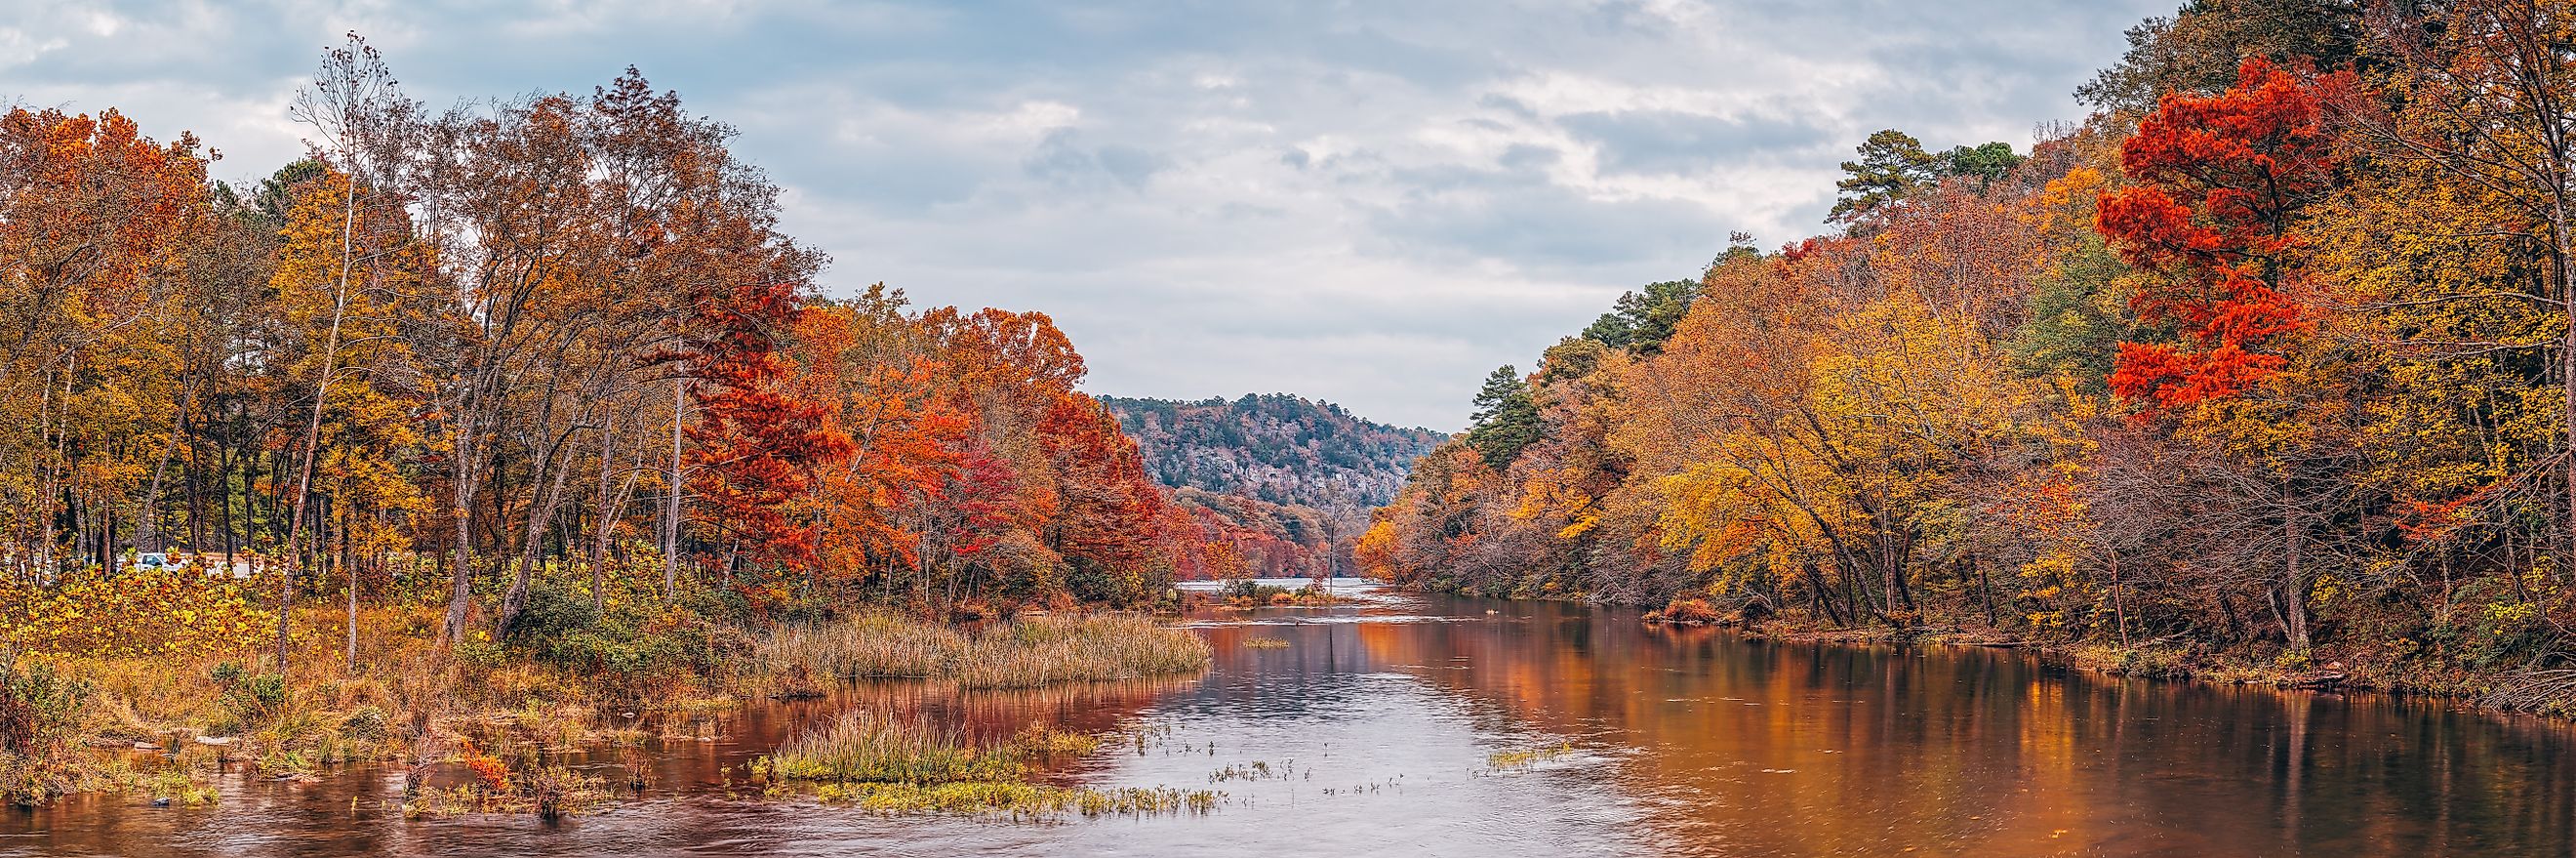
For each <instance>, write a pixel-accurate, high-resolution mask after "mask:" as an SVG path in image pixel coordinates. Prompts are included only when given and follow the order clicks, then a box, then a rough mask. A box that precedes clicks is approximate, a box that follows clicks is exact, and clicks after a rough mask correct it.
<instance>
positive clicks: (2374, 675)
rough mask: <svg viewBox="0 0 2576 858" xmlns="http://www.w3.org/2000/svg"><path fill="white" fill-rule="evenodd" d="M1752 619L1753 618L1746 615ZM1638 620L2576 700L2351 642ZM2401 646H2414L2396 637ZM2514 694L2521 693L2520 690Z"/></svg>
mask: <svg viewBox="0 0 2576 858" xmlns="http://www.w3.org/2000/svg"><path fill="white" fill-rule="evenodd" d="M1748 614H1750V616H1748ZM1641 619H1642V620H1643V621H1645V622H1647V623H1649V624H1656V625H1666V626H1672V627H1703V626H1704V627H1724V628H1731V629H1734V630H1735V631H1736V632H1737V633H1739V634H1742V635H1744V636H1746V637H1749V638H1757V639H1763V640H1775V641H1787V642H1797V643H1825V644H1853V645H1881V646H1926V645H1929V646H1955V647H1973V648H2001V649H2015V650H2021V651H2024V652H2028V653H2031V654H2032V655H2033V656H2035V657H2037V658H2038V659H2040V660H2041V661H2042V662H2043V663H2046V664H2050V665H2053V666H2058V667H2065V668H2070V669H2076V670H2083V671H2087V672H2091V673H2097V674H2102V675H2106V676H2122V677H2135V678H2141V679H2157V680H2169V681H2178V682H2199V683H2208V684H2215V685H2237V686H2246V685H2252V686H2268V687H2273V688H2284V689H2315V690H2329V689H2331V690H2355V691H2374V692H2380V693H2388V694H2399V695H2409V696H2422V697H2433V698H2439V699H2445V700H2455V701H2461V702H2467V703H2472V704H2476V705H2479V706H2483V707H2486V708H2491V709H2497V710H2500V711H2514V712H2525V713H2532V714H2540V715H2546V716H2550V717H2553V718H2559V719H2569V718H2571V717H2576V699H2571V698H2570V697H2569V696H2568V695H2566V694H2536V693H2531V692H2530V691H2528V690H2524V689H2526V688H2527V685H2528V684H2529V683H2531V682H2534V681H2548V680H2549V678H2550V676H2549V675H2546V674H2544V675H2542V676H2541V677H2539V678H2538V679H2537V680H2535V679H2533V678H2530V677H2529V676H2528V675H2527V673H2526V672H2524V671H2519V670H2513V669H2503V668H2495V667H2490V669H2487V670H2476V669H2468V668H2464V667H2463V666H2461V665H2458V664H2446V663H2442V662H2437V661H2430V660H2423V659H2413V660H2410V659H2409V658H2407V656H2408V655H2410V653H2406V652H2402V651H2395V650H2392V649H2388V648H2374V647H2367V646H2361V645H2358V644H2355V643H2353V642H2348V641H2329V642H2325V643H2322V644H2320V645H2318V646H2316V647H2314V648H2312V649H2311V650H2309V651H2307V652H2304V653H2299V652H2291V651H2289V650H2287V649H2286V648H2285V647H2282V646H2279V645H2278V644H2277V643H2275V642H2268V641H2260V640H2257V641H2250V642H2244V643H2242V644H2240V645H2239V646H2238V647H2236V648H2232V649H2231V648H2227V647H2221V646H2216V645H2213V644H2211V643H2209V642H2206V641H2193V640H2189V639H2187V638H2185V637H2184V636H2183V635H2179V634H2173V635H2163V636H2158V637H2153V638H2146V637H2144V636H2143V635H2142V634H2141V635H2137V636H2135V637H2134V638H2133V640H2132V641H2131V642H2128V643H2122V642H2119V641H2116V640H2096V639H2085V638H2078V639H2055V638H2050V637H2047V636H2044V635H2034V634H2032V633H2030V631H2029V630H2026V629H2025V630H2011V629H2005V628H2000V627H1998V626H1994V625H1985V624H1982V623H1979V622H1977V621H1976V620H1977V619H1978V618H1975V617H1970V618H1966V619H1960V618H1952V617H1943V618H1941V619H1937V620H1932V621H1928V622H1921V623H1918V624H1915V625H1910V626H1902V627H1900V626H1898V625H1895V624H1893V623H1889V622H1885V621H1882V622H1880V623H1878V624H1874V625H1870V626H1863V627H1857V628H1855V627H1851V626H1846V625H1840V624H1836V623H1833V622H1831V621H1830V620H1828V619H1826V618H1823V617H1819V616H1816V615H1815V614H1814V613H1813V612H1810V611H1807V610H1805V609H1803V608H1794V607H1793V608H1789V609H1785V610H1779V611H1762V610H1755V611H1751V612H1748V611H1745V610H1743V609H1740V608H1739V609H1734V610H1726V611H1720V610H1718V609H1716V608H1714V607H1712V606H1710V605H1708V604H1707V603H1706V602H1704V601H1702V600H1697V599H1685V600H1676V601H1675V602H1673V603H1670V604H1668V605H1666V606H1664V607H1662V608H1657V609H1654V610H1651V611H1648V612H1647V613H1646V614H1645V615H1644V616H1642V617H1641ZM2401 643H2412V642H2411V641H2401ZM2518 691H2520V692H2521V693H2519V694H2517V692H2518Z"/></svg>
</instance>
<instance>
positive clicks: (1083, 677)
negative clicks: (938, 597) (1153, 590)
mask: <svg viewBox="0 0 2576 858" xmlns="http://www.w3.org/2000/svg"><path fill="white" fill-rule="evenodd" d="M760 658H761V662H762V666H763V668H764V669H765V670H766V671H767V672H769V673H770V674H771V675H773V676H787V675H794V674H795V672H796V671H797V670H798V669H800V668H801V669H802V670H804V671H805V672H806V673H808V674H810V675H813V676H820V677H832V678H836V679H844V680H854V679H871V678H887V677H915V678H933V679H948V680H954V681H956V682H957V684H958V685H960V686H962V687H966V688H1033V687H1037V686H1041V685H1052V684H1056V683H1064V682H1090V681H1099V680H1114V679H1140V678H1144V677H1150V676H1166V675H1171V674H1181V673H1196V672H1198V671H1202V670H1206V669H1207V666H1208V660H1209V653H1208V646H1207V642H1206V641H1204V640H1201V639H1200V638H1199V636H1198V635H1196V634H1192V633H1191V632H1189V631H1187V630H1184V629H1176V628H1170V627H1167V626H1163V625H1160V624H1158V623H1155V622H1154V621H1153V620H1151V619H1147V618H1144V617H1135V616H1124V615H1103V616H1093V617H1032V618H1027V619H1021V620H1017V621H1014V622H1009V623H1001V624H996V625H992V626H987V627H985V628H984V629H982V630H981V631H978V632H975V633H973V634H968V633H965V632H960V631H958V630H956V629H952V628H949V627H947V626H942V625H935V624H927V623H918V622H913V621H909V620H904V619H901V618H897V617H892V616H887V615H881V614H880V615H870V616H865V617H860V618H858V619H854V620H849V621H845V622H841V623H836V624H832V625H827V626H814V627H795V628H786V629H780V630H778V631H776V632H773V633H771V634H770V635H768V636H767V637H766V638H764V639H762V641H761V644H760Z"/></svg>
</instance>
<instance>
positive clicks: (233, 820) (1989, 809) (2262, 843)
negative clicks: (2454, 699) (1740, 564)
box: [0, 594, 2576, 858]
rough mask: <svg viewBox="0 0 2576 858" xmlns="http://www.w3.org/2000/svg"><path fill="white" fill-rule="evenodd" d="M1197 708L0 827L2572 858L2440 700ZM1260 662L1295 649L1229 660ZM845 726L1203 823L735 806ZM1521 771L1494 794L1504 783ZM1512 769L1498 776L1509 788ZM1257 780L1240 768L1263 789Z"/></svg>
mask: <svg viewBox="0 0 2576 858" xmlns="http://www.w3.org/2000/svg"><path fill="white" fill-rule="evenodd" d="M1194 623H1195V624H1196V625H1197V627H1198V628H1199V630H1200V632H1201V633H1202V634H1205V635H1206V636H1207V637H1208V638H1209V640H1210V641H1211V642H1212V643H1213V644H1215V647H1216V652H1217V661H1216V666H1215V669H1214V670H1212V671H1211V672H1210V673H1209V674H1208V675H1207V676H1205V677H1203V678H1200V679H1195V680H1188V681H1180V682H1161V683H1141V684H1135V685H1108V686H1095V687H1090V688H1084V689H1059V690H1054V691H1047V692H1040V693H1020V694H990V695H976V696H969V697H959V696H957V695H954V694H950V693H946V692H942V691H939V690H937V689H929V688H924V687H921V686H882V687H871V688H865V689H855V690H853V691H851V692H850V693H848V694H845V695H843V696H839V697H835V698H832V699H828V700H821V701H810V702H804V703H796V704H765V705H760V706H753V707H749V708H745V709H742V710H738V711H734V712H730V713H726V714H723V715H721V716H718V717H714V718H711V719H709V720H708V721H706V722H705V723H703V724H701V725H698V729H697V730H695V731H693V732H703V733H705V734H707V735H708V737H709V738H710V739H711V741H677V742H671V743H667V744H666V745H665V746H663V747H661V748H659V749H658V750H656V751H655V752H654V753H652V754H651V755H649V756H644V757H640V758H624V759H611V758H600V759H594V760H591V761H588V764H589V765H592V766H595V767H596V768H597V770H598V771H599V772H600V773H601V774H603V775H604V776H608V777H610V778H611V779H612V780H615V781H619V782H624V781H626V780H629V778H628V777H627V776H626V775H625V772H626V769H625V768H624V766H628V765H634V766H640V767H642V768H644V769H645V770H646V778H645V780H646V783H647V786H646V789H645V790H644V792H643V793H642V794H641V795H640V796H631V797H629V798H626V799H624V800H621V801H619V802H617V803H615V804H613V805H611V806H609V807H607V808H606V809H604V810H601V811H599V812H597V813H594V814H592V815H588V816H583V817H579V818H575V819H571V820H567V821H564V822H560V823H544V822H539V821H536V820H533V819H527V818H521V817H464V818H453V819H442V820H430V821H406V820H404V819H402V818H401V816H400V814H399V813H398V812H396V811H394V810H393V809H392V806H391V805H390V804H389V802H388V801H387V799H388V797H389V796H391V795H392V794H393V792H394V791H395V790H396V789H397V788H398V786H399V775H398V774H396V773H393V772H388V771H382V770H361V771H353V772H347V773H343V774H341V775H339V776H336V777H332V778H329V779H326V780H323V781H321V782H318V783H308V784H272V783H263V782H255V781H245V780H240V779H234V780H229V781H227V782H225V783H224V784H223V788H224V798H223V801H222V802H221V804H220V805H219V806H217V807H213V808H199V809H186V808H155V807H151V806H149V805H148V804H147V803H145V802H143V801H141V800H138V799H134V798H127V797H94V798H87V799H80V800H74V801H69V802H65V803H62V804H60V805H58V806H55V807H51V808H46V809H43V810H37V811H32V812H31V811H22V810H0V856H17V855H317V856H319V855H378V854H390V855H521V854H527V855H614V856H638V855H659V854H714V855H961V854H995V855H1456V856H1478V858H1494V856H1510V855H1725V856H1771V855H1778V856H1810V855H1814V856H1823V855H1978V856H2041V855H2101V856H2281V855H2319V856H2407V858H2414V856H2441V855H2480V856H2484V855H2544V854H2547V855H2566V854H2569V853H2570V852H2571V851H2576V757H2571V756H2570V752H2571V750H2576V745H2571V742H2576V733H2571V732H2570V731H2569V730H2567V729H2565V728H2562V727H2559V726H2555V725H2551V724H2546V723H2541V722H2537V721H2533V720H2527V719H2519V718H2511V717H2503V716H2495V715H2490V714H2483V713H2475V712H2464V711H2458V710H2455V709H2454V708H2451V707H2448V706H2444V705H2441V704H2438V703H2431V702H2424V701H2409V700H2400V699H2394V698H2388V697H2381V696H2371V695H2354V696H2338V695H2331V694H2315V693H2282V692H2272V691H2262V690H2248V689H2222V688H2209V687H2201V686H2191V685H2178V684H2160V683H2147V682H2134V681H2119V680H2110V679H2104V678H2099V677H2092V676H2085V675H2070V674H2067V673H2065V672H2063V671H2059V670H2054V669H2050V668H2047V667H2044V666H2041V665H2038V664H2036V663H2035V662H2033V661H2032V660H2030V659H2029V658H2027V657H2025V656H2022V655H2019V654H2015V653H2010V652H2001V651H1986V650H1955V649H1928V650H1917V651H1911V652H1902V651H1895V650H1886V649H1872V648H1854V647H1831V646H1803V645H1784V644H1774V643H1763V642H1757V641H1746V640H1742V639H1740V638H1736V637H1733V636H1730V635H1727V634H1724V633H1719V632H1714V631H1705V630H1700V631H1689V630H1662V629H1655V628H1649V627H1646V626H1644V625H1642V624H1640V623H1639V622H1637V619H1636V616H1635V615H1634V614H1633V613H1631V612H1624V611H1613V610H1603V609H1594V608H1588V607H1583V606H1576V605H1561V604H1525V603H1500V602H1479V601H1471V600H1462V599H1449V598H1442V597H1421V596H1408V595H1391V594H1386V595H1380V596H1378V597H1376V598H1375V600H1374V601H1372V602H1370V603H1368V604H1366V605H1364V606H1359V607H1344V608H1335V609H1323V610H1300V609H1279V610H1264V611H1260V612H1255V613H1253V614H1250V615H1222V616H1220V615H1208V616H1203V617H1198V618H1195V619H1194ZM1256 638H1275V639H1279V640H1284V641H1287V642H1288V646H1286V647H1284V648H1253V647H1247V646H1245V645H1244V642H1245V641H1247V640H1250V639H1256ZM853 705H874V706H880V707H889V708H899V709H912V710H918V711H921V712H923V713H925V714H926V715H928V716H929V717H934V718H938V719H940V720H942V721H945V722H948V723H953V724H958V725H962V726H963V727H964V728H965V729H969V730H972V731H974V732H978V733H998V732H1008V731H1011V730H1015V729H1017V727H1018V726H1019V725H1020V724H1023V723H1026V722H1027V721H1029V720H1032V719H1046V720H1053V721H1060V722H1066V723H1069V724H1072V725H1074V726H1078V727H1084V728H1093V729H1110V728H1129V729H1134V728H1138V727H1151V728H1153V731H1154V732H1155V733H1156V735H1157V736H1158V737H1159V738H1157V739H1155V740H1154V741H1152V742H1151V743H1149V745H1148V747H1147V748H1145V749H1144V750H1142V751H1139V750H1138V749H1137V748H1136V747H1135V746H1133V745H1121V746H1112V747H1108V748H1104V749H1103V750H1102V751H1101V752H1099V753H1097V754H1095V755H1093V756H1092V757H1090V758H1088V759H1085V760H1082V761H1080V762H1079V763H1077V764H1075V765H1073V766H1072V767H1070V768H1068V769H1065V770H1062V771H1057V772H1052V773H1050V774H1049V775H1048V777H1049V778H1050V779H1052V780H1055V781H1057V782H1061V783H1080V784H1085V785H1090V786H1095V787H1110V786H1177V787H1198V788H1212V789H1220V790H1223V791H1225V793H1226V794H1227V799H1226V802H1225V804H1224V805H1223V806H1221V807H1220V808H1219V809H1218V810H1216V811H1215V812H1214V813H1212V814H1209V815H1206V816H1182V817H1162V818H1149V819H1100V820H1082V819H1079V818H1076V819H1074V820H1071V821H1063V822H1057V823H1052V824H1026V823H1010V822H1004V821H994V820H985V819H959V818H930V819H923V818H899V819H887V818H880V817H876V816H872V815H869V814H866V813H863V812H860V811H856V810H852V809H847V808H840V807H830V806H822V805H817V804H814V803H811V802H784V803H782V802H764V801H759V800H755V799H752V798H750V797H748V796H747V795H745V794H744V793H743V792H742V791H741V787H740V786H739V784H738V783H729V781H732V782H738V781H739V780H740V779H741V777H742V774H741V771H742V770H741V764H742V763H743V762H745V761H747V760H748V759H750V758H751V757H752V756H755V755H757V754H759V753H762V752H763V751H765V750H766V749H767V748H768V747H769V746H770V745H771V744H773V743H775V742H776V741H778V740H779V739H780V738H782V737H783V736H785V735H787V734H788V733H789V732H791V731H793V730H794V729H796V728H797V727H799V726H800V725H802V724H804V723H807V722H810V721H811V720H813V719H816V718H821V717H828V716H829V715H830V714H831V713H833V712H835V711H838V710H839V709H841V708H845V707H848V706H853ZM1512 751H1536V752H1538V753H1536V754H1535V755H1533V756H1534V757H1535V759H1534V760H1532V761H1531V762H1529V763H1528V764H1526V765H1508V764H1507V765H1503V766H1500V767H1498V766H1497V765H1496V763H1497V760H1496V759H1495V757H1494V755H1495V754H1496V753H1498V752H1512ZM1503 762H1506V763H1509V762H1512V761H1511V760H1505V761H1503ZM1254 763H1260V764H1262V765H1260V766H1257V767H1256V766H1254V765H1253V764H1254Z"/></svg>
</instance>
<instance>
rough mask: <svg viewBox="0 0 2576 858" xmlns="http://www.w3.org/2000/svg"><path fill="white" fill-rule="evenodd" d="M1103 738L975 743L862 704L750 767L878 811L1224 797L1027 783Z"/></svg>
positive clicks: (1024, 812) (785, 786) (1049, 736)
mask: <svg viewBox="0 0 2576 858" xmlns="http://www.w3.org/2000/svg"><path fill="white" fill-rule="evenodd" d="M1101 743H1102V739H1101V737H1098V736H1092V735H1086V734H1080V733H1068V732H1064V731H1060V730H1056V729H1053V728H1051V727H1047V726H1044V725H1040V726H1035V727H1031V728H1030V729H1028V730H1025V731H1023V732H1021V733H1020V734H1019V735H1017V736H1014V737H1012V738H1010V739H1008V740H1005V741H998V742H989V743H977V742H975V741H973V740H971V739H969V738H967V737H965V736H963V735H961V734H959V733H956V732H954V731H949V730H943V729H940V728H938V727H935V726H933V725H930V724H928V723H927V722H923V721H918V720H911V721H906V720H896V719H892V718H890V717H888V716H885V715H880V714H877V713H875V712H871V711H868V710H864V709H862V710H856V711H852V712H847V713H843V714H842V715H841V716H840V717H837V718H834V719H832V720H829V721H826V722H824V723H822V724H819V725H816V726H814V727H811V728H808V729H807V730H805V731H804V732H801V733H799V734H797V735H796V736H795V737H794V738H792V739H790V740H788V741H787V742H786V743H784V744H781V745H780V746H779V747H778V750H777V752H776V753H774V754H772V755H770V756H767V757H763V758H761V759H760V760H758V761H755V762H754V763H753V764H752V772H753V775H754V776H755V777H757V778H760V779H762V780H764V781H766V782H767V783H768V784H769V785H770V793H771V794H772V795H787V794H793V793H798V792H801V789H800V788H810V789H811V790H812V794H813V795H814V796H815V797H816V798H818V799H820V800H822V801H825V802H829V803H836V804H840V803H846V804H852V805H856V806H858V807H861V808H865V809H868V810H873V811H877V812H881V813H921V812H937V813H968V814H1008V815H1012V816H1017V817H1028V816H1036V817H1045V816H1053V815H1060V814H1066V813H1080V814H1082V815H1084V816H1102V815H1154V814H1168V813H1183V812H1188V813H1205V812H1208V811H1209V810H1212V809H1214V808H1215V807H1216V805H1217V803H1218V802H1220V801H1222V800H1223V798H1224V795H1223V794H1222V793H1218V792H1214V791H1210V790H1182V789H1173V788H1168V787H1153V788H1137V787H1129V788H1120V789H1110V790H1095V789H1088V788H1081V787H1059V786H1051V785H1045V784H1038V783H1032V782H1031V781H1030V779H1029V776H1030V775H1031V774H1032V773H1033V772H1034V771H1035V770H1036V768H1037V767H1039V766H1041V765H1043V764H1045V763H1047V762H1050V761H1054V760H1059V759H1064V758H1070V757H1079V756H1082V755H1085V754H1089V753H1091V752H1092V751H1094V750H1097V749H1098V748H1099V747H1100V745H1101Z"/></svg>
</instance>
